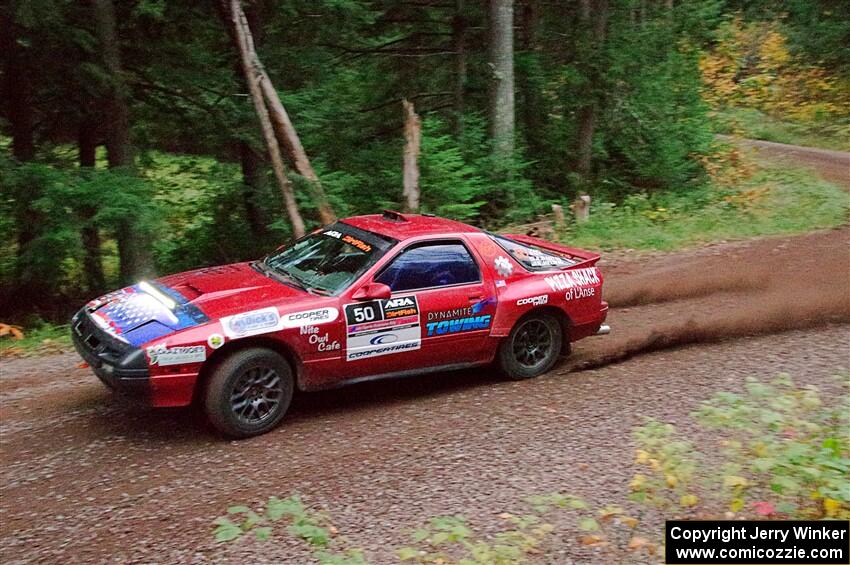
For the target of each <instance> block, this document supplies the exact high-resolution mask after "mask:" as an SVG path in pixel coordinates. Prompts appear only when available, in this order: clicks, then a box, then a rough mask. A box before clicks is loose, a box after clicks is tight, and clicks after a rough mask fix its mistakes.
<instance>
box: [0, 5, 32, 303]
mask: <svg viewBox="0 0 850 565" xmlns="http://www.w3.org/2000/svg"><path fill="white" fill-rule="evenodd" d="M0 16H3V17H2V18H0V51H2V53H3V54H4V59H5V64H4V68H3V79H4V80H3V84H2V87H3V88H2V92H0V95H2V97H3V98H4V100H5V101H6V110H7V111H6V119H7V120H8V122H9V129H10V132H11V134H12V155H13V156H14V157H15V159H16V160H17V161H18V162H20V163H26V162H28V161H32V160H33V159H34V158H35V142H34V140H33V137H34V136H33V107H32V84H31V82H30V72H31V71H30V68H29V67H30V61H29V53H28V47H26V46H25V42H24V41H19V40H23V39H24V38H22V37H21V36H20V32H21V28H20V27H19V26H17V25H16V24H15V22H14V20H13V17H12V14H11V10H2V11H0ZM39 196H40V194H39V192H38V186H32V187H28V188H27V189H26V192H24V190H21V191H19V192H18V194H16V196H15V200H16V203H15V209H14V216H15V227H16V228H17V232H18V233H17V244H18V248H17V254H16V255H17V256H16V259H17V260H16V262H15V286H16V291H15V294H16V295H19V294H20V295H21V296H23V295H26V296H38V293H39V291H38V290H33V289H32V284H33V283H37V280H35V279H38V276H37V275H35V274H34V273H33V272H31V269H30V267H31V262H30V261H29V259H28V257H27V251H28V250H29V246H30V244H31V243H32V241H33V240H35V239H36V238H37V237H38V235H39V231H40V230H39V226H40V225H41V224H42V222H41V218H40V216H41V214H39V212H38V211H37V210H35V209H34V208H33V207H32V205H31V203H32V202H34V201H36V200H37V199H38V198H39ZM30 291H32V292H30Z"/></svg>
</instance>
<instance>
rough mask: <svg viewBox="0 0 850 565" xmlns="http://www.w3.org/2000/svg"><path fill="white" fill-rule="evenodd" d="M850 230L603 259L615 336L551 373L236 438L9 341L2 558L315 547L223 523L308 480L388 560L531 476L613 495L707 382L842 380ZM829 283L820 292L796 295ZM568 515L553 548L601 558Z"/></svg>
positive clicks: (335, 402) (120, 557)
mask: <svg viewBox="0 0 850 565" xmlns="http://www.w3.org/2000/svg"><path fill="white" fill-rule="evenodd" d="M848 244H850V231H848V230H847V229H842V230H833V231H827V232H821V233H816V234H810V235H806V236H799V237H790V238H768V239H762V240H755V241H750V242H744V243H735V244H724V245H714V246H710V247H706V248H703V249H699V250H695V251H688V252H684V253H678V254H672V255H666V256H663V257H656V258H653V259H651V260H646V261H625V260H619V261H618V262H617V264H607V265H605V270H606V273H607V277H608V279H607V280H608V283H607V284H608V285H609V286H608V290H609V295H610V299H611V301H612V303H613V304H615V305H618V306H617V307H616V308H615V309H614V310H613V311H612V313H611V317H610V322H611V325H612V326H613V328H614V333H613V334H612V335H611V336H606V337H594V338H590V339H587V340H584V341H582V342H581V343H580V344H579V345H578V347H576V350H575V352H574V357H573V358H571V359H570V360H567V361H565V362H563V363H561V364H560V365H559V366H557V367H556V369H554V370H553V371H552V372H550V373H549V374H547V375H544V376H543V377H540V378H538V379H535V380H532V381H527V382H503V381H500V380H498V378H496V376H495V375H494V374H493V372H492V371H491V370H476V371H466V372H457V373H444V374H438V375H433V376H426V377H420V378H414V379H403V380H396V381H386V382H380V383H368V384H363V385H358V386H353V387H349V388H344V389H338V390H334V391H327V392H322V393H314V394H305V395H301V396H299V397H298V398H297V399H296V401H295V402H294V405H293V408H292V411H291V413H290V414H289V415H287V417H286V418H285V420H284V424H283V425H282V426H281V427H280V428H279V429H277V430H276V431H274V432H272V433H269V434H267V435H265V436H262V437H258V438H254V439H251V440H247V441H242V442H226V441H222V440H220V439H218V438H216V437H215V436H214V435H212V434H211V433H210V431H209V430H208V429H207V428H206V427H204V426H203V425H199V424H198V423H196V418H195V414H194V413H192V412H191V411H189V410H174V411H152V410H146V409H143V408H139V407H134V406H131V405H127V404H124V403H122V402H120V401H116V400H115V399H113V398H112V396H111V395H110V394H109V393H108V392H107V391H106V390H104V389H103V387H102V386H101V385H100V384H99V383H98V382H97V380H96V379H95V378H94V376H93V375H91V374H90V373H89V371H88V370H82V369H78V368H76V364H77V362H78V359H77V358H76V356H75V355H73V354H64V355H55V356H50V357H44V358H40V359H14V360H0V364H1V365H0V456H2V484H0V562H2V563H5V564H11V563H31V562H44V563H55V562H66V563H90V562H91V563H94V562H97V563H100V562H116V563H127V562H139V563H141V562H145V563H148V562H165V563H178V562H179V563H184V562H227V563H242V562H268V563H304V562H309V561H308V559H307V556H306V553H305V552H304V548H303V546H302V545H301V544H299V543H297V542H294V541H292V540H289V539H287V538H286V537H285V536H282V535H281V536H276V537H275V538H274V540H273V541H271V542H267V543H260V542H257V541H255V540H253V539H247V538H246V539H244V540H240V541H239V542H237V543H235V544H230V545H226V546H222V545H217V544H215V543H214V542H213V541H212V536H211V527H210V524H211V521H212V520H213V519H214V518H215V517H216V516H218V515H220V514H222V513H223V511H224V509H225V508H226V507H227V506H228V505H230V504H236V503H248V504H251V505H256V504H259V503H261V502H262V501H264V500H265V499H266V498H268V496H270V495H279V496H288V495H289V494H291V493H294V492H298V493H301V494H302V495H303V496H304V498H305V500H306V501H307V502H308V503H309V504H310V505H312V506H315V507H317V508H325V509H326V510H327V512H328V513H329V514H330V515H331V516H332V518H333V521H334V523H335V525H336V526H337V528H338V529H339V530H340V531H341V532H344V533H345V534H346V535H347V536H348V538H349V539H350V541H351V544H352V545H353V546H357V547H362V548H365V549H366V550H367V553H368V556H369V557H370V559H371V560H372V561H373V562H375V563H394V562H395V559H394V557H393V554H392V553H391V551H390V550H389V549H388V546H390V545H395V546H398V545H402V544H404V543H405V542H406V541H407V540H408V531H409V529H410V528H411V527H414V526H416V525H418V524H420V523H422V522H423V521H424V520H426V519H427V518H428V517H429V516H433V515H438V514H454V513H461V514H464V515H466V516H468V517H470V519H471V522H472V523H473V525H475V526H476V527H478V528H481V529H483V530H485V531H492V530H494V529H496V528H498V526H499V524H500V522H501V519H500V518H499V517H498V514H499V513H501V512H505V511H516V510H518V509H520V508H521V506H520V505H519V503H520V501H521V500H522V499H523V498H524V497H525V496H527V495H529V494H533V493H546V492H551V491H555V490H563V491H569V492H572V493H576V494H580V495H582V496H584V497H586V498H587V499H588V500H590V501H594V502H597V503H606V502H607V503H611V502H620V501H622V500H624V499H625V495H626V493H627V490H628V487H627V484H628V481H629V479H630V477H631V475H632V474H633V473H634V472H635V469H634V468H633V466H632V458H633V449H634V446H633V445H632V443H631V436H630V430H631V428H632V427H633V426H635V425H637V424H639V423H640V422H641V419H642V417H643V416H648V415H651V416H655V417H657V418H660V419H662V420H665V421H670V422H674V423H676V424H678V425H680V426H682V427H683V428H686V429H688V428H689V427H690V426H692V423H691V420H690V419H689V417H688V414H689V412H690V411H691V410H692V409H693V408H694V407H695V406H696V404H697V403H698V402H699V401H701V400H703V399H706V398H707V397H709V396H710V395H711V394H712V393H714V392H715V391H718V390H735V389H738V388H740V387H741V385H742V382H743V379H744V378H745V377H747V376H750V375H755V376H762V377H770V376H773V375H775V374H776V373H778V372H788V373H791V374H792V375H794V376H795V377H796V378H797V379H798V380H799V381H801V382H805V383H811V384H815V385H818V386H820V387H821V388H822V389H823V390H824V391H825V392H826V396H827V397H829V395H835V394H841V390H842V389H841V385H840V379H839V380H836V379H835V378H834V375H836V374H839V373H843V374H844V377H843V378H844V379H845V380H846V373H847V370H848V365H849V364H850V362H848V352H850V325H847V322H848V321H850V304H848V300H850V288H849V287H848V285H850V283H848V278H847V273H848V267H850V262H848V260H849V259H850V258H848V255H847V249H848ZM718 273H726V274H725V275H722V276H721V275H720V274H718ZM765 277H766V278H765ZM783 281H784V282H783ZM789 281H790V282H789ZM663 285H667V292H658V289H659V288H660V289H662V290H663V289H664V286H663ZM836 291H837V293H838V294H836V296H838V298H837V299H834V298H830V300H833V303H832V304H831V306H832V307H828V308H826V309H825V310H824V309H823V308H821V309H814V310H812V309H809V310H806V309H805V308H803V309H802V310H801V309H795V308H792V307H791V306H792V305H794V304H810V303H812V302H816V303H818V304H820V305H821V306H822V305H823V303H824V300H819V298H823V297H824V296H826V297H832V296H833V294H830V293H832V292H836ZM785 293H789V294H787V295H786V294H785ZM782 296H784V299H783V300H782V301H780V302H779V303H777V298H778V297H782ZM670 297H673V298H674V300H668V298H670ZM842 297H843V298H842ZM827 305H828V306H829V305H830V304H829V303H828V301H827ZM783 308H785V311H786V312H789V313H788V314H787V315H784V316H781V319H783V320H785V321H784V322H783V323H780V324H777V323H775V321H776V319H777V309H780V310H781V309H783ZM718 320H731V322H729V323H727V324H726V325H723V324H718ZM760 320H767V321H768V323H764V324H762V323H760ZM770 320H773V322H770ZM673 334H675V335H678V336H679V339H677V340H670V339H668V341H667V342H665V341H664V340H663V339H662V340H661V341H659V340H658V339H655V340H651V339H648V337H649V336H653V335H655V336H659V335H661V336H664V335H668V336H669V335H673ZM730 336H735V337H730ZM673 346H675V347H673ZM668 347H670V348H668ZM651 350H655V351H651ZM624 352H625V353H624ZM581 366H585V367H594V368H592V369H586V370H574V369H576V367H581ZM659 518H660V517H659V516H655V517H654V519H656V520H657V519H659ZM650 519H653V518H652V517H651V516H650ZM558 531H559V532H560V533H559V534H558V535H556V536H554V537H553V538H552V539H551V540H550V541H549V542H548V546H547V548H548V549H549V550H550V551H549V553H548V554H549V555H550V556H553V557H549V558H546V559H549V560H550V561H548V562H552V563H573V562H575V563H587V562H599V560H600V559H601V557H600V556H599V555H598V554H595V553H593V551H594V550H591V549H588V548H586V547H582V546H581V545H579V544H578V543H577V542H576V541H575V540H576V532H575V531H572V530H571V529H570V528H569V527H566V526H565V529H563V530H562V529H560V528H559V530H558Z"/></svg>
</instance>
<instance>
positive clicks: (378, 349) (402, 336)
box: [343, 296, 422, 361]
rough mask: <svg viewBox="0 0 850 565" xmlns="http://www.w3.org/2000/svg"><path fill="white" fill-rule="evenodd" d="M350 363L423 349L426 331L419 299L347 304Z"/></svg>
mask: <svg viewBox="0 0 850 565" xmlns="http://www.w3.org/2000/svg"><path fill="white" fill-rule="evenodd" d="M343 310H344V312H345V322H346V340H345V348H346V354H345V359H346V361H358V360H360V359H368V358H371V357H379V356H381V355H389V354H392V353H402V352H405V351H413V350H416V349H419V348H420V347H421V345H422V338H421V335H422V328H421V325H420V322H419V303H418V302H417V300H416V297H415V296H402V297H398V298H390V299H388V300H372V301H370V302H357V303H354V304H346V305H345V307H344V308H343Z"/></svg>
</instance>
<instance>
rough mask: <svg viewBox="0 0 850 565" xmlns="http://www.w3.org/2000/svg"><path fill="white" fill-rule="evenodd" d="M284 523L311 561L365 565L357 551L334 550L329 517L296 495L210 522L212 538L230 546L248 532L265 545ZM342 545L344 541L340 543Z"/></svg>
mask: <svg viewBox="0 0 850 565" xmlns="http://www.w3.org/2000/svg"><path fill="white" fill-rule="evenodd" d="M281 520H286V521H287V522H288V525H287V526H286V532H287V533H288V534H289V535H291V536H293V537H296V538H298V539H300V540H302V541H304V542H306V543H307V544H308V546H309V547H310V549H311V551H312V553H313V557H314V558H315V559H316V560H317V561H318V562H319V563H321V564H322V565H365V564H366V560H365V557H364V555H363V552H362V551H360V550H357V549H350V548H343V549H337V548H334V547H333V545H334V540H333V539H332V538H333V535H334V532H335V529H334V528H333V526H332V525H331V524H330V522H329V519H328V517H327V516H326V515H325V514H323V513H321V512H316V511H313V510H311V509H310V508H308V507H306V506H305V505H304V503H303V502H302V501H301V498H300V497H298V496H297V495H295V496H290V497H289V498H284V499H280V498H277V497H276V496H272V497H271V498H269V500H268V502H267V503H266V507H265V508H264V509H263V510H262V511H259V512H257V511H254V510H252V509H251V508H249V507H248V506H244V505H237V506H231V507H229V508H228V509H227V515H226V516H219V517H218V518H216V519H215V520H214V521H213V525H214V526H215V529H214V530H213V535H214V537H215V540H216V541H217V542H220V543H226V542H232V541H235V540H237V539H239V538H240V537H242V536H243V535H244V534H246V533H248V532H253V534H254V537H256V538H257V539H258V540H260V541H266V540H268V539H270V538H271V537H272V535H273V534H274V526H275V525H276V523H277V522H279V521H281ZM342 541H343V542H344V540H342Z"/></svg>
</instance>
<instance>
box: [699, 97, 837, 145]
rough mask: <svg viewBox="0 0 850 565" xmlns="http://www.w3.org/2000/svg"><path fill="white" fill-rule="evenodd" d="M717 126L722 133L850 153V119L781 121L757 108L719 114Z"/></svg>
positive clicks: (736, 109)
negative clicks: (811, 121) (804, 121)
mask: <svg viewBox="0 0 850 565" xmlns="http://www.w3.org/2000/svg"><path fill="white" fill-rule="evenodd" d="M715 126H716V129H717V131H718V132H719V133H725V134H735V135H741V136H743V137H746V138H749V139H763V140H764V141H773V142H776V143H789V144H792V145H803V146H806V147H820V148H822V149H833V150H836V151H848V150H850V118H836V119H830V120H823V121H818V122H814V123H800V122H790V121H784V120H780V119H778V118H775V117H772V116H769V115H767V114H765V113H763V112H761V111H759V110H756V109H754V108H729V109H727V110H724V111H722V112H718V113H717V119H716V122H715Z"/></svg>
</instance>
